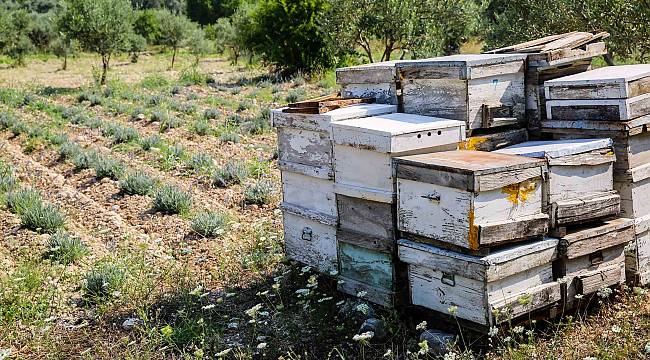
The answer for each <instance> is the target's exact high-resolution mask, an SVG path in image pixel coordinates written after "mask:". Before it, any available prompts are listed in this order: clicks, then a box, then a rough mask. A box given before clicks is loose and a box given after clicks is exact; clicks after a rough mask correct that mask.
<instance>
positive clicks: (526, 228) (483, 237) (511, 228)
mask: <svg viewBox="0 0 650 360" xmlns="http://www.w3.org/2000/svg"><path fill="white" fill-rule="evenodd" d="M548 219H549V218H548V215H546V214H539V215H534V216H530V217H526V218H520V219H517V220H511V221H503V222H498V223H490V224H480V225H478V227H479V242H480V245H481V246H493V245H498V244H503V243H506V242H510V241H513V240H518V239H527V238H531V237H534V236H538V235H543V234H545V233H546V232H547V231H548Z"/></svg>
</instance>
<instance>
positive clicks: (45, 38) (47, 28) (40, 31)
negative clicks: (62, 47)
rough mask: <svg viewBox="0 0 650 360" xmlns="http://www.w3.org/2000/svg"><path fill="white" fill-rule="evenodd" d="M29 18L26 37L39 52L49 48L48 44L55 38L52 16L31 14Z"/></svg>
mask: <svg viewBox="0 0 650 360" xmlns="http://www.w3.org/2000/svg"><path fill="white" fill-rule="evenodd" d="M30 17H31V20H30V22H31V27H30V29H29V34H28V36H29V38H30V39H31V40H32V44H34V46H35V47H37V48H38V49H39V50H40V51H44V50H46V49H47V48H48V47H49V45H50V42H52V41H53V40H54V39H55V38H56V31H55V30H54V24H53V23H52V14H51V13H47V14H31V15H30Z"/></svg>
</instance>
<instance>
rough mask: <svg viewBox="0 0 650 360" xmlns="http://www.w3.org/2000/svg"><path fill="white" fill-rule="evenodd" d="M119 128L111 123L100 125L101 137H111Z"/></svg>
mask: <svg viewBox="0 0 650 360" xmlns="http://www.w3.org/2000/svg"><path fill="white" fill-rule="evenodd" d="M120 127H121V126H120V125H119V124H116V123H113V122H105V123H103V124H102V135H103V136H113V135H115V133H116V132H117V129H118V128H120Z"/></svg>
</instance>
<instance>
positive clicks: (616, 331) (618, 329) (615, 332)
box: [612, 325, 623, 334]
mask: <svg viewBox="0 0 650 360" xmlns="http://www.w3.org/2000/svg"><path fill="white" fill-rule="evenodd" d="M621 331H623V329H621V327H620V326H618V325H614V326H612V332H613V333H614V334H618V333H620V332H621Z"/></svg>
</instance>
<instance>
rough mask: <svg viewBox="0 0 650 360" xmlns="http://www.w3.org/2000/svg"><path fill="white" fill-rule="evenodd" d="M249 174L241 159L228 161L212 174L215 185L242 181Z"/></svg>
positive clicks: (228, 184) (226, 184) (223, 185)
mask: <svg viewBox="0 0 650 360" xmlns="http://www.w3.org/2000/svg"><path fill="white" fill-rule="evenodd" d="M248 175H249V171H248V167H246V164H244V163H243V162H241V161H229V162H227V163H226V164H225V165H224V166H222V167H220V168H218V169H217V170H215V172H214V173H213V174H212V182H213V183H214V185H215V186H217V187H228V186H231V185H235V184H240V183H242V182H243V181H244V180H245V179H246V178H247V177H248Z"/></svg>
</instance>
